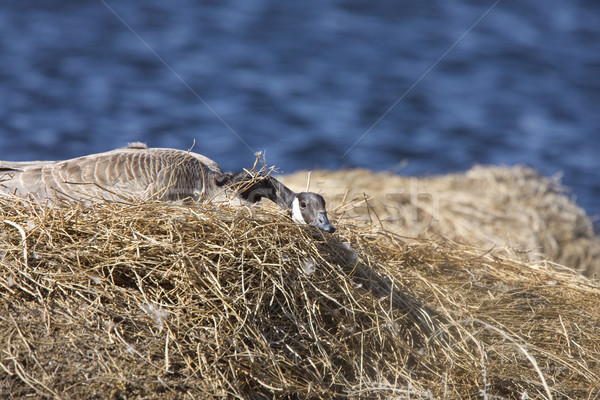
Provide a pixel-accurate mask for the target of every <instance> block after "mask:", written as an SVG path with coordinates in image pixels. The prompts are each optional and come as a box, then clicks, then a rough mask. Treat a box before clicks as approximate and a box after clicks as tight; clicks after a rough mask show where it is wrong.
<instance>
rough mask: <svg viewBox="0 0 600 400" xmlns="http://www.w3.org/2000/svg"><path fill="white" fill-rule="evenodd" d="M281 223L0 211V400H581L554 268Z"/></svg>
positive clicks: (264, 212)
mask: <svg viewBox="0 0 600 400" xmlns="http://www.w3.org/2000/svg"><path fill="white" fill-rule="evenodd" d="M332 217H333V218H332V219H333V220H334V221H335V220H336V219H337V224H336V226H337V228H338V232H337V233H336V234H334V235H328V234H323V233H322V232H320V231H318V230H317V229H316V228H313V227H308V226H300V225H297V224H294V223H292V222H291V221H290V220H289V219H288V218H287V217H286V216H285V215H282V213H281V212H277V211H270V210H268V209H259V208H250V207H225V206H222V205H219V204H202V205H188V206H183V205H174V204H165V203H158V202H141V203H131V204H119V203H98V204H93V205H89V206H82V205H65V206H62V207H59V206H48V205H40V204H37V203H32V202H29V201H25V200H19V201H17V200H15V199H11V198H1V199H0V224H1V226H2V228H1V231H0V262H1V265H0V393H1V394H2V396H3V397H4V398H15V399H17V398H26V397H31V396H37V397H43V398H57V399H58V398H65V399H66V398H90V399H94V398H112V399H124V398H127V399H130V398H161V399H169V398H172V399H179V398H198V399H200V398H207V397H208V398H242V399H272V398H288V399H308V398H314V399H334V398H335V399H340V398H368V399H388V398H399V399H400V398H410V399H421V398H423V399H433V398H520V399H523V398H564V399H581V398H594V397H595V396H598V392H599V390H600V372H599V371H600V325H598V322H597V321H598V320H600V310H599V309H598V304H600V290H599V288H598V287H597V286H595V285H594V284H593V283H592V282H591V281H589V280H587V279H586V278H583V277H580V276H577V275H574V274H572V273H571V272H570V271H567V270H565V271H556V270H554V269H552V268H551V267H550V266H549V265H547V264H546V263H529V264H528V263H525V262H523V261H519V260H515V259H511V258H503V257H500V256H497V255H494V254H491V253H488V252H485V251H481V250H478V249H475V248H471V247H465V246H462V245H458V244H456V243H454V242H451V241H448V240H443V239H437V240H435V241H432V240H424V239H423V240H415V239H411V240H407V239H406V238H404V237H401V236H399V235H397V234H394V233H391V232H389V231H385V230H381V229H379V230H377V231H376V230H374V229H371V228H369V227H367V226H360V227H359V226H353V225H352V224H350V223H349V222H348V221H347V220H343V219H340V217H341V215H338V216H337V218H336V216H335V215H334V216H332Z"/></svg>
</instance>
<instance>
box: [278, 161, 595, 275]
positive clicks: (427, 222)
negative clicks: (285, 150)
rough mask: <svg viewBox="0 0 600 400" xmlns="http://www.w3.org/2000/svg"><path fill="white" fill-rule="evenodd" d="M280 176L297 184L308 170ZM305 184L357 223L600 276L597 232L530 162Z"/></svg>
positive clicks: (352, 173) (357, 174)
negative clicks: (435, 173) (425, 174)
mask: <svg viewBox="0 0 600 400" xmlns="http://www.w3.org/2000/svg"><path fill="white" fill-rule="evenodd" d="M282 180H283V181H284V183H286V184H288V185H291V186H297V187H304V186H305V185H306V180H307V174H306V172H304V173H302V172H299V173H295V174H293V175H287V176H284V177H282ZM310 189H311V190H313V191H316V192H319V193H321V194H322V195H323V196H324V197H325V198H326V199H327V203H328V205H329V206H330V207H339V210H340V211H341V212H343V213H344V217H345V218H347V219H352V220H353V221H355V223H357V224H367V225H371V224H374V225H377V226H380V227H381V228H382V229H385V230H389V231H393V232H397V233H401V234H402V235H405V236H411V237H420V238H434V239H435V238H437V237H439V236H440V235H441V236H443V237H447V238H450V239H452V240H454V241H456V242H458V243H462V244H466V245H471V246H476V247H480V248H486V249H494V252H495V253H501V254H502V255H505V256H510V257H516V258H519V259H521V260H524V261H540V260H543V259H549V260H551V261H553V262H555V263H558V264H561V265H565V266H568V267H570V268H573V269H574V270H576V271H578V272H580V273H582V274H584V275H586V276H589V277H596V278H597V279H600V238H599V237H598V236H596V234H595V232H594V226H593V223H592V221H591V219H590V218H589V217H588V216H587V215H586V213H585V211H584V210H582V209H581V208H579V207H578V206H577V205H576V204H575V202H574V201H573V199H572V198H571V197H569V192H568V190H567V189H566V188H564V187H563V186H562V185H561V184H560V182H559V180H558V178H557V177H553V178H549V177H545V176H542V175H540V174H539V173H537V172H536V171H534V170H533V169H531V168H527V167H523V166H515V167H489V166H488V167H483V166H476V167H473V168H472V169H470V170H469V171H467V172H465V173H459V174H448V175H441V176H431V177H422V178H416V177H403V176H398V175H394V174H390V173H385V172H382V173H373V172H371V171H368V170H348V171H314V172H313V173H312V178H311V187H310Z"/></svg>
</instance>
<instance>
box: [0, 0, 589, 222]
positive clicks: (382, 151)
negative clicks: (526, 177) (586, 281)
mask: <svg viewBox="0 0 600 400" xmlns="http://www.w3.org/2000/svg"><path fill="white" fill-rule="evenodd" d="M111 9H112V10H111ZM361 137H362V140H361V141H360V142H359V143H358V144H356V142H357V140H359V138H361ZM136 140H140V141H145V142H147V143H148V144H149V145H152V146H168V147H176V148H182V149H187V148H188V147H189V146H191V145H192V143H193V142H194V140H195V142H196V147H195V150H196V151H198V152H201V153H204V154H206V155H207V156H209V157H211V158H213V159H215V160H216V161H217V162H219V163H220V164H221V165H222V166H223V168H224V169H226V170H238V169H240V168H241V167H245V166H248V165H249V164H250V163H251V162H252V161H253V160H254V155H253V152H254V151H258V150H263V151H265V152H266V158H267V162H268V163H269V164H274V165H277V166H279V167H280V169H281V170H282V171H283V172H293V171H295V170H298V169H312V168H330V169H338V168H342V167H367V168H371V169H374V170H392V171H395V172H397V173H399V174H403V175H424V174H431V173H447V172H455V171H464V170H466V169H468V168H470V167H471V166H472V165H473V164H499V165H513V164H526V165H529V166H532V167H534V168H536V169H538V170H539V171H541V172H542V173H544V174H546V175H553V174H556V173H562V174H563V182H564V184H565V185H567V186H569V187H571V188H572V189H573V192H572V195H573V196H574V197H575V198H576V200H577V202H578V204H580V205H581V206H582V207H584V208H585V209H586V210H587V211H588V213H590V214H592V215H596V214H600V201H599V200H598V199H599V198H600V2H598V1H596V0H593V1H592V0H589V1H584V0H580V1H572V2H565V1H557V0H547V1H544V2H527V1H524V0H521V1H517V0H501V1H499V2H496V1H495V0H494V1H474V0H445V1H431V2H414V1H390V0H377V1H366V0H365V1H358V0H353V1H352V0H351V1H322V2H295V1H292V2H284V1H277V0H253V1H249V0H230V1H216V0H214V1H192V0H173V1H168V2H167V1H162V0H144V1H143V2H117V1H116V0H106V1H105V2H103V1H95V0H89V1H81V0H77V1H75V0H74V1H67V0H44V1H28V0H18V1H3V2H2V3H1V4H0V159H7V160H28V159H60V158H69V157H75V156H78V155H82V154H86V153H92V152H100V151H105V150H109V149H112V148H115V147H120V146H123V145H125V144H126V143H127V142H129V141H136ZM353 146H354V147H353ZM350 148H352V150H351V151H350V152H348V153H347V151H348V150H349V149H350ZM346 153H347V154H346ZM344 154H346V156H343V155H344Z"/></svg>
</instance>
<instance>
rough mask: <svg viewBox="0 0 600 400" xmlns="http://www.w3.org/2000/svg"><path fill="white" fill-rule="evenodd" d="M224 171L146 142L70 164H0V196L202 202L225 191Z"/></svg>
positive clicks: (207, 161)
mask: <svg viewBox="0 0 600 400" xmlns="http://www.w3.org/2000/svg"><path fill="white" fill-rule="evenodd" d="M222 176H223V171H221V168H220V167H219V166H218V165H217V163H215V162H214V161H213V160H211V159H209V158H207V157H205V156H202V155H200V154H196V153H192V152H186V151H181V150H175V149H161V148H151V149H149V148H147V147H146V146H145V145H143V144H141V143H134V144H130V145H129V146H128V147H125V148H121V149H116V150H112V151H108V152H106V153H99V154H91V155H88V156H83V157H78V158H73V159H70V160H64V161H25V162H6V161H0V193H4V194H15V195H17V196H22V197H23V196H29V195H31V196H34V197H36V198H38V199H39V200H46V199H49V200H54V199H55V197H58V198H66V199H71V200H86V199H89V200H102V199H104V200H111V201H115V200H133V199H140V200H148V199H161V200H166V201H172V200H181V199H186V198H191V199H196V200H198V199H199V198H200V197H202V196H205V197H213V196H214V195H216V194H217V193H219V192H222V189H223V188H221V187H218V186H217V183H218V182H220V179H221V177H222Z"/></svg>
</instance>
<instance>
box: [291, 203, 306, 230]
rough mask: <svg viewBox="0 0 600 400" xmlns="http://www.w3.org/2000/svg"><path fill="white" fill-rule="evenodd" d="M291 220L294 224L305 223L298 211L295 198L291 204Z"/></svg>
mask: <svg viewBox="0 0 600 400" xmlns="http://www.w3.org/2000/svg"><path fill="white" fill-rule="evenodd" d="M292 219H293V220H294V222H297V223H299V224H306V221H305V220H304V217H303V216H302V211H300V202H299V201H298V198H297V197H296V198H295V199H294V201H293V202H292Z"/></svg>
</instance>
